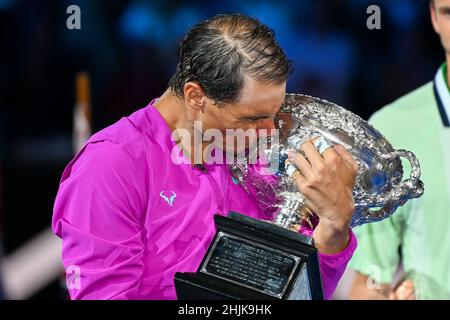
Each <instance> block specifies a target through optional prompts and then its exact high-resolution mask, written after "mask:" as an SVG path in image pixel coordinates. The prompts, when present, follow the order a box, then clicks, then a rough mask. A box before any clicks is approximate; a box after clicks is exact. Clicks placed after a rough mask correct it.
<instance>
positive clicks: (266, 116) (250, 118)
mask: <svg viewBox="0 0 450 320" xmlns="http://www.w3.org/2000/svg"><path fill="white" fill-rule="evenodd" d="M274 118H275V116H274V115H261V116H249V117H245V119H249V120H259V119H274Z"/></svg>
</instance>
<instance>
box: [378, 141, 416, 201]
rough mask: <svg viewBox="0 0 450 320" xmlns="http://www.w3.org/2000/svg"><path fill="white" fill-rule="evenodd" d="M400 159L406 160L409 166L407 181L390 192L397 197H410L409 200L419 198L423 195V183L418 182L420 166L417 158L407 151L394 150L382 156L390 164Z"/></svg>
mask: <svg viewBox="0 0 450 320" xmlns="http://www.w3.org/2000/svg"><path fill="white" fill-rule="evenodd" d="M401 157H403V158H406V159H407V160H408V161H409V163H410V164H411V174H410V176H409V179H406V180H403V181H401V182H400V183H399V184H398V185H397V186H396V188H394V190H393V191H392V192H391V193H393V195H397V196H403V197H404V196H410V197H409V199H412V198H417V197H420V196H421V195H422V194H423V191H424V188H423V182H422V181H421V180H420V174H421V171H420V164H419V160H418V159H417V157H416V156H415V155H414V154H413V153H412V152H410V151H408V150H403V149H400V150H396V151H393V152H391V153H388V154H386V155H384V156H383V158H384V159H385V160H386V162H391V161H393V160H395V159H400V158H401Z"/></svg>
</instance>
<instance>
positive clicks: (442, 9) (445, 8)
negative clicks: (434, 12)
mask: <svg viewBox="0 0 450 320" xmlns="http://www.w3.org/2000/svg"><path fill="white" fill-rule="evenodd" d="M438 11H439V12H440V13H449V12H450V6H442V7H439V8H438Z"/></svg>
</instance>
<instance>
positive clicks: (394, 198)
mask: <svg viewBox="0 0 450 320" xmlns="http://www.w3.org/2000/svg"><path fill="white" fill-rule="evenodd" d="M401 157H404V158H406V159H407V160H408V161H409V163H410V164H411V174H410V177H409V179H406V180H402V181H401V182H400V183H398V184H397V185H395V186H393V188H392V189H391V190H390V191H389V192H388V193H387V194H383V195H378V196H375V197H374V198H372V199H371V201H368V202H366V203H365V205H363V206H362V207H365V208H364V209H363V208H361V207H360V208H359V209H362V210H363V215H362V217H361V216H359V215H357V216H356V217H354V219H353V221H352V224H351V226H352V227H355V226H358V225H361V224H364V223H367V222H375V221H380V220H383V219H385V218H387V217H389V216H390V215H392V214H393V213H394V211H395V210H397V208H398V207H399V206H402V205H403V204H405V202H406V201H408V200H409V199H413V198H418V197H420V196H421V195H422V194H423V192H424V186H423V182H422V181H421V180H420V174H421V171H420V164H419V160H418V159H417V158H416V156H415V155H414V154H413V153H412V152H410V151H407V150H402V149H401V150H396V151H393V152H391V153H388V154H385V155H383V156H382V158H383V159H384V160H385V161H386V162H387V163H389V162H392V161H394V160H396V159H400V158H401ZM368 203H372V205H369V206H367V204H368ZM380 204H383V206H382V207H381V208H379V205H380ZM367 207H369V208H367ZM370 207H372V208H370ZM374 207H378V208H379V209H376V208H374ZM356 209H357V211H358V205H356Z"/></svg>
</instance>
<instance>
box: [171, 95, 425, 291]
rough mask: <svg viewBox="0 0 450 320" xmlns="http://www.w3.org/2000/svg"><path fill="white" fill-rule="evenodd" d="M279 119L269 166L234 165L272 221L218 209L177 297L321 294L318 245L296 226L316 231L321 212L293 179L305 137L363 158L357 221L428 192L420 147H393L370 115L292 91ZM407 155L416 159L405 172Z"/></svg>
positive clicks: (377, 217)
mask: <svg viewBox="0 0 450 320" xmlns="http://www.w3.org/2000/svg"><path fill="white" fill-rule="evenodd" d="M275 124H276V128H277V129H278V131H277V134H278V136H277V137H276V138H277V139H273V141H272V143H271V145H270V146H269V147H268V148H267V149H266V150H264V157H263V158H264V159H263V160H264V161H263V163H264V165H262V166H261V163H260V164H259V165H255V166H254V165H251V164H248V163H246V164H239V163H238V164H232V165H230V170H231V172H232V175H233V177H234V179H235V181H237V182H238V183H239V184H240V185H241V186H242V187H243V188H244V189H245V190H246V191H247V192H249V193H250V194H252V195H253V196H255V197H256V198H257V199H258V203H259V205H260V207H261V209H262V210H264V212H267V214H270V215H271V217H272V219H271V220H272V221H271V222H267V221H261V220H256V219H253V218H250V217H247V216H245V215H242V214H239V213H236V212H230V213H229V215H228V217H222V216H219V215H216V216H215V223H216V230H217V233H216V235H215V237H214V238H213V240H212V242H211V244H210V247H209V249H208V251H207V253H206V254H205V256H204V258H203V261H202V263H201V264H200V267H199V269H198V271H197V272H196V273H177V274H175V286H176V290H177V296H178V298H179V299H288V300H309V299H323V292H322V285H321V279H320V272H319V264H318V262H317V259H318V254H317V249H316V248H315V247H314V243H313V240H312V238H311V237H306V236H304V235H302V234H300V233H299V232H298V231H296V230H298V228H306V229H310V230H311V232H312V231H313V230H314V227H315V226H316V225H317V221H318V217H317V216H316V215H315V213H314V212H313V211H312V210H311V209H310V208H309V207H308V205H307V203H306V201H305V198H304V197H303V195H302V194H301V193H300V192H299V191H298V187H297V185H296V184H295V182H294V180H293V179H292V176H293V175H294V174H295V173H296V172H297V171H298V170H299V169H298V168H297V167H296V166H295V165H294V164H293V163H291V162H289V161H288V154H289V151H290V150H295V151H296V152H301V149H300V146H301V145H302V144H303V143H304V142H306V141H309V140H312V141H314V145H315V146H316V148H317V149H318V151H319V152H320V153H321V154H322V153H323V152H325V150H326V149H328V148H332V147H333V145H335V144H340V145H342V146H343V147H345V148H346V149H347V150H348V151H349V152H350V153H351V155H352V156H353V158H354V159H355V161H356V162H357V164H358V171H357V177H356V183H355V187H354V189H353V198H354V203H355V210H354V213H353V216H352V221H351V224H350V227H351V228H353V227H357V226H360V225H362V224H365V223H371V222H376V221H381V220H383V219H385V218H387V217H389V216H391V215H392V214H393V213H394V212H395V210H396V209H397V208H398V207H399V206H402V205H403V204H404V203H405V202H406V201H408V200H409V199H414V198H418V197H420V196H421V195H422V194H423V192H424V186H423V183H422V181H421V180H420V173H421V172H420V166H419V162H418V160H417V159H416V157H415V156H414V154H412V153H411V152H409V151H406V150H395V149H394V148H393V147H392V145H391V144H390V143H389V141H387V140H386V139H385V138H384V137H383V135H382V134H381V133H380V132H379V131H377V130H376V129H375V128H374V127H372V126H371V125H370V124H369V123H368V122H366V121H364V120H362V119H361V118H360V117H358V116H357V115H355V114H353V113H352V112H350V111H348V110H346V109H344V108H342V107H339V106H337V105H336V104H333V103H331V102H328V101H325V100H322V99H319V98H314V97H310V96H306V95H300V94H287V95H286V99H285V102H284V104H283V106H282V107H281V109H280V112H279V113H278V115H277V118H276V119H275ZM401 158H405V159H406V160H408V161H409V163H410V170H409V171H410V174H409V177H408V178H406V179H404V167H403V164H402V161H401ZM259 160H262V159H259ZM294 228H297V229H295V231H294ZM261 270H264V271H263V272H261Z"/></svg>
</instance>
